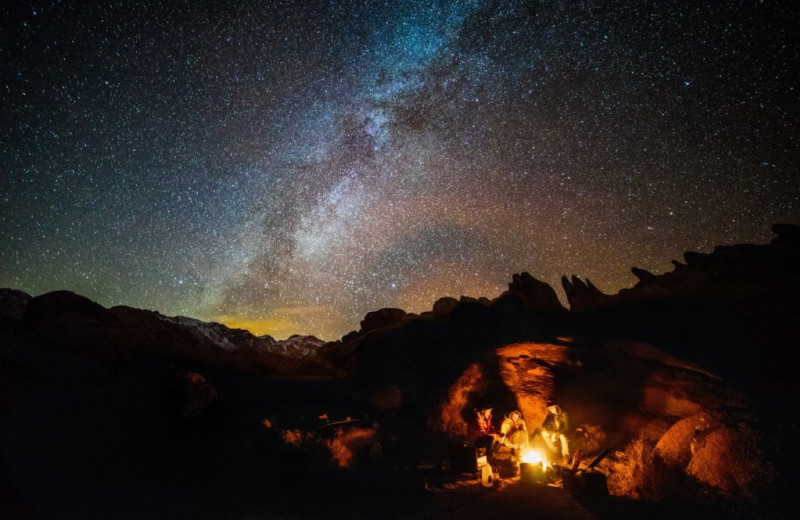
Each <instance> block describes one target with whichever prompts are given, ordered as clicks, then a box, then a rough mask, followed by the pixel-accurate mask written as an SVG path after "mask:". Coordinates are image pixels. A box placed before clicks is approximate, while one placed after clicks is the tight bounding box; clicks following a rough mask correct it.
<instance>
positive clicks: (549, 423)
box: [542, 404, 569, 461]
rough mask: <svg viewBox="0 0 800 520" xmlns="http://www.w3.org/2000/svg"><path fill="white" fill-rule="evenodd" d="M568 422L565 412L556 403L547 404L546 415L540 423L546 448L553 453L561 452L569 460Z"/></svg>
mask: <svg viewBox="0 0 800 520" xmlns="http://www.w3.org/2000/svg"><path fill="white" fill-rule="evenodd" d="M568 429H569V422H568V420H567V414H566V412H564V411H563V410H562V409H561V407H560V406H558V405H557V404H550V405H548V406H547V416H546V417H545V418H544V422H543V423H542V438H543V439H544V442H545V444H547V448H548V449H549V450H550V451H551V452H553V453H559V452H560V453H561V456H562V457H563V458H564V460H565V461H568V460H569V442H568V441H567V435H566V433H567V430H568Z"/></svg>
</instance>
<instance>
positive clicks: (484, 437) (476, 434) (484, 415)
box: [467, 406, 497, 455]
mask: <svg viewBox="0 0 800 520" xmlns="http://www.w3.org/2000/svg"><path fill="white" fill-rule="evenodd" d="M467 434H468V437H469V442H470V443H472V444H473V445H474V446H475V448H485V449H486V452H487V453H486V454H487V455H488V454H489V453H488V452H490V451H491V449H492V444H494V438H495V435H497V433H496V432H495V429H494V426H493V425H492V408H491V407H490V406H482V407H480V408H475V420H474V421H473V422H471V423H470V424H469V425H468V432H467Z"/></svg>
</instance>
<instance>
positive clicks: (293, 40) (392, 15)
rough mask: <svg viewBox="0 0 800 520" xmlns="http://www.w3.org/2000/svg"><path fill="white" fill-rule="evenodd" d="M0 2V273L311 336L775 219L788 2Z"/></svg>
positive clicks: (762, 239)
mask: <svg viewBox="0 0 800 520" xmlns="http://www.w3.org/2000/svg"><path fill="white" fill-rule="evenodd" d="M7 4H12V5H7ZM0 24H1V25H0V28H1V30H0V60H1V61H0V64H1V66H2V84H1V85H0V86H1V87H2V88H1V90H0V102H1V103H2V113H1V114H0V122H1V123H2V135H0V287H12V288H17V289H21V290H24V291H27V292H29V293H31V294H33V295H38V294H42V293H45V292H48V291H52V290H56V289H68V290H71V291H74V292H77V293H79V294H82V295H84V296H87V297H89V298H91V299H93V300H95V301H97V302H99V303H101V304H103V305H104V306H107V307H110V306H113V305H120V304H124V305H130V306H133V307H139V308H145V309H152V310H157V311H159V312H161V313H163V314H167V315H187V316H192V317H195V318H199V319H203V320H208V321H212V320H213V321H219V322H222V323H225V324H228V325H230V326H236V327H243V328H249V329H250V330H252V331H254V332H256V333H258V334H265V333H269V334H272V335H273V336H275V337H277V338H283V337H287V336H289V335H290V334H293V333H302V334H316V335H317V336H320V337H322V338H325V339H336V338H338V337H340V336H341V335H342V334H344V333H346V332H347V331H349V330H353V329H357V328H358V323H359V321H360V320H361V319H362V317H363V315H364V314H365V313H366V312H368V311H371V310H376V309H379V308H381V307H401V308H403V309H406V310H407V311H412V312H420V311H424V310H428V309H430V308H431V306H432V304H433V302H434V301H435V300H436V299H438V298H439V297H441V296H455V297H458V296H460V295H470V296H487V297H490V298H491V297H496V296H498V295H499V294H500V293H502V291H503V290H505V288H506V286H507V283H508V282H509V281H510V279H511V275H512V274H513V273H516V272H521V271H528V272H530V273H531V274H533V275H534V276H535V277H537V278H539V279H541V280H544V281H547V282H549V283H551V284H552V285H553V286H554V287H556V288H557V289H558V290H559V291H560V282H559V279H560V277H561V276H562V275H572V274H577V275H579V276H581V277H583V278H589V279H590V280H592V282H593V283H594V284H595V285H597V286H598V287H599V288H600V289H601V290H604V291H606V292H616V291H618V290H619V289H621V288H624V287H630V286H632V285H633V284H634V283H635V278H634V277H633V276H632V275H631V273H630V267H632V266H638V267H641V268H645V269H649V270H651V271H652V272H654V273H662V272H666V271H669V270H671V269H672V266H671V264H670V261H671V260H672V259H679V258H680V257H681V254H682V253H683V251H686V250H695V251H704V252H709V251H711V250H712V249H713V247H714V246H715V245H721V244H734V243H742V242H752V243H767V242H768V241H769V240H770V239H771V238H772V233H771V232H770V227H771V225H772V224H773V223H774V222H793V223H800V175H799V173H800V172H798V167H799V166H800V162H799V159H800V153H799V151H800V147H799V146H798V144H800V143H798V141H799V140H800V133H798V130H799V128H798V124H799V123H800V118H799V117H798V86H799V85H800V81H798V80H799V79H800V77H798V70H800V69H799V68H798V61H799V60H798V55H799V54H800V52H799V47H798V44H797V41H798V39H800V38H798V32H800V16H799V15H798V9H797V7H796V5H795V4H794V3H793V2H792V1H771V0H761V1H744V0H740V1H733V0H731V1H727V2H719V1H711V0H700V1H687V0H679V1H673V0H659V1H645V0H639V1H633V0H631V1H629V0H615V1H599V0H598V1H588V0H576V1H552V0H542V1H533V0H528V1H514V0H508V1H482V0H466V1H457V0H447V1H435V0H431V1H424V2H423V1H401V0H398V1H384V2H379V1H371V0H361V1H349V0H346V1H333V0H331V1H317V0H305V1H282V2H278V1H257V0H249V1H237V2H233V1H231V2H222V1H210V2H196V1H164V0H158V1H149V0H137V1H132V0H131V1H127V0H126V1H85V0H80V1H77V0H76V1H67V0H64V1H57V0H54V1H50V2H30V1H15V2H4V3H3V5H2V7H0Z"/></svg>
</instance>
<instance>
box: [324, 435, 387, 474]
mask: <svg viewBox="0 0 800 520" xmlns="http://www.w3.org/2000/svg"><path fill="white" fill-rule="evenodd" d="M377 446H379V444H378V442H377V439H376V432H375V430H373V429H372V428H350V429H347V430H338V431H337V432H336V433H335V434H334V436H333V438H332V439H330V440H328V448H330V450H331V457H332V458H333V460H334V461H335V462H336V464H337V465H338V466H339V467H340V468H347V467H350V466H352V465H353V464H354V463H355V462H356V460H357V459H358V458H360V457H361V456H364V457H374V456H376V454H377V448H376V447H377Z"/></svg>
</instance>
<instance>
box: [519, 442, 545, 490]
mask: <svg viewBox="0 0 800 520" xmlns="http://www.w3.org/2000/svg"><path fill="white" fill-rule="evenodd" d="M551 467H552V465H551V464H550V463H549V462H548V461H547V459H546V458H545V457H544V455H542V453H541V452H539V451H537V450H533V449H527V450H525V451H524V452H523V453H522V456H521V457H520V463H519V469H520V473H519V478H520V480H521V481H522V482H529V483H536V484H547V473H548V471H549V470H550V469H551Z"/></svg>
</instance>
